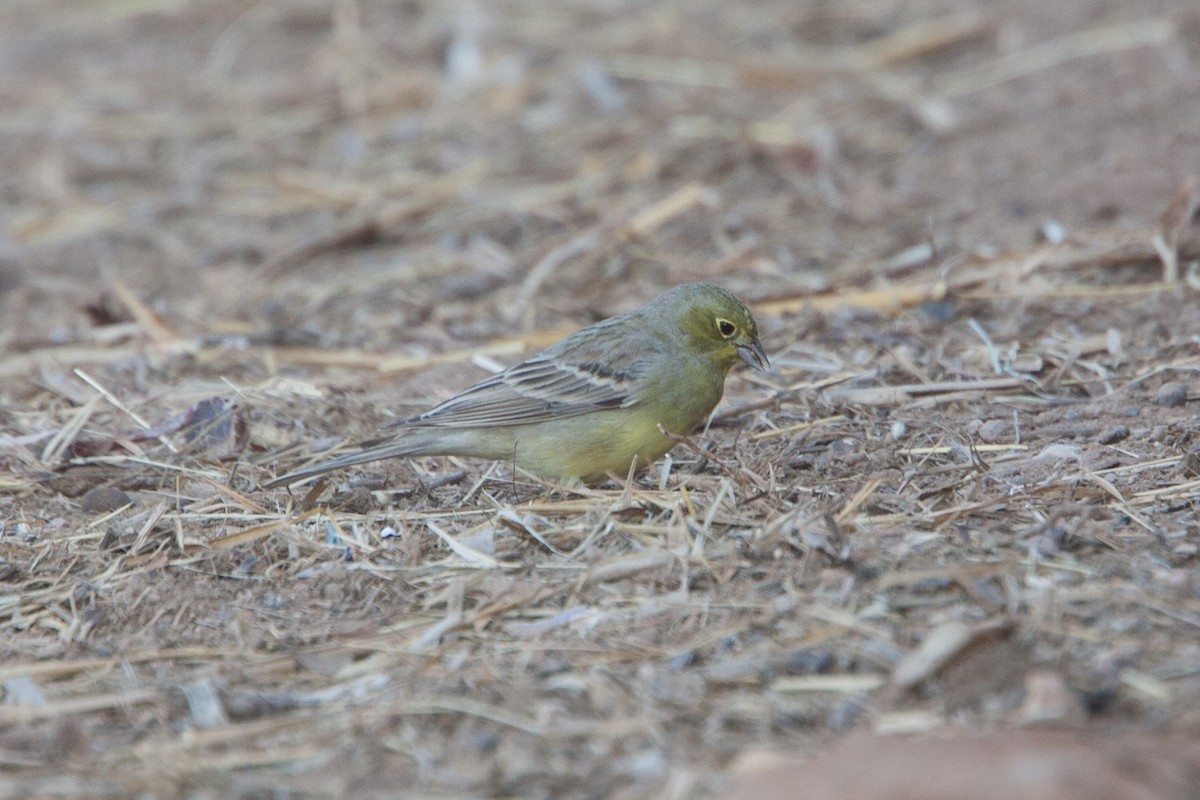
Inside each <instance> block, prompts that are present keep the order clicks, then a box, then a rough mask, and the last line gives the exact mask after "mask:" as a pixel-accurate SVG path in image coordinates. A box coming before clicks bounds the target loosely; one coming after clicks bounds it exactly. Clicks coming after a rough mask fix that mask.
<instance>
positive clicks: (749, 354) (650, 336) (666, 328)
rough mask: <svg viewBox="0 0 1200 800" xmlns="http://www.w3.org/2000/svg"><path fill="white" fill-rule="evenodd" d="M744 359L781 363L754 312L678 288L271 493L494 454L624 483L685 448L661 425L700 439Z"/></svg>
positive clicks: (694, 286)
mask: <svg viewBox="0 0 1200 800" xmlns="http://www.w3.org/2000/svg"><path fill="white" fill-rule="evenodd" d="M739 358H741V359H742V360H744V361H745V362H746V363H748V364H750V365H751V366H753V367H755V368H756V369H759V370H765V369H767V368H768V366H769V365H768V362H767V356H766V353H765V352H764V351H763V348H762V344H761V343H760V342H759V340H758V325H757V324H756V323H755V322H754V317H753V316H751V314H750V310H749V309H747V308H746V306H745V305H744V304H743V303H742V302H741V301H740V300H738V299H737V298H736V297H734V296H733V295H732V294H730V293H729V292H727V291H726V290H724V289H722V288H721V287H719V286H715V285H713V284H711V283H688V284H684V285H682V286H676V287H675V288H674V289H671V290H670V291H668V292H666V293H665V294H662V295H660V296H659V297H657V298H655V299H654V300H652V301H650V303H649V304H647V305H645V306H643V307H642V308H640V309H638V310H637V311H631V312H630V313H628V314H622V315H621V316H618V317H613V318H611V319H607V320H604V321H603V322H598V323H596V324H595V325H592V326H590V327H587V328H584V329H583V330H581V331H576V332H575V333H573V334H571V335H570V336H568V337H566V338H565V339H563V340H561V341H559V342H558V343H557V344H554V345H552V346H550V347H549V348H547V349H546V350H544V351H542V352H541V353H539V354H538V355H536V356H533V357H532V358H530V359H529V360H528V361H524V362H522V363H520V364H517V365H515V366H513V367H510V368H508V369H506V370H505V371H504V372H501V373H499V374H498V375H494V376H493V377H491V378H488V379H487V380H484V381H482V382H480V383H478V384H476V385H475V386H472V387H471V388H469V389H467V390H465V391H463V392H461V393H459V394H457V395H455V396H454V397H451V398H450V399H449V400H447V401H446V402H444V403H442V404H441V405H438V406H436V407H434V408H432V409H430V410H429V411H426V412H425V413H424V414H421V415H419V416H416V417H412V418H410V419H406V420H402V421H401V422H397V423H395V424H394V425H392V426H390V427H392V428H398V429H399V430H398V432H397V433H396V435H395V437H394V438H392V439H390V440H388V441H386V442H384V443H382V444H377V445H373V446H369V447H367V448H366V449H364V450H361V451H359V452H355V453H349V454H347V455H345V456H342V457H340V458H335V459H333V460H331V461H325V462H322V463H319V464H314V465H313V466H311V467H306V468H304V469H301V470H298V471H296V472H293V473H290V474H288V475H283V476H281V477H279V478H275V479H274V480H272V481H270V482H269V483H267V484H266V486H267V487H268V488H271V487H274V486H280V485H283V484H286V483H293V482H295V481H299V480H302V479H304V478H310V477H313V476H314V475H320V474H322V473H325V472H329V471H331V470H335V469H341V468H342V467H348V466H351V465H352V464H363V463H366V462H368V461H377V460H379V459H383V458H393V457H397V456H430V455H441V456H471V457H476V458H490V459H493V460H496V461H509V462H512V463H515V464H516V466H517V467H520V468H521V469H523V470H527V471H529V472H532V473H534V474H536V475H542V476H544V477H547V478H555V479H561V480H568V481H570V480H576V479H582V480H597V479H601V478H604V477H606V476H607V475H608V474H609V473H614V474H617V475H624V474H625V473H626V472H627V471H628V470H629V466H630V464H631V463H632V461H633V459H634V458H635V457H636V458H637V463H638V465H639V466H646V465H648V464H650V463H651V462H653V461H654V460H655V459H657V458H658V457H659V456H661V455H662V454H663V453H666V452H667V451H668V450H670V449H671V448H672V447H673V446H674V442H673V441H671V440H670V439H669V438H667V437H666V436H663V434H662V433H661V432H660V431H659V430H658V426H659V425H662V427H663V428H664V429H665V430H667V431H670V432H671V433H674V434H681V435H682V434H688V433H691V432H692V431H693V430H694V429H695V428H696V427H697V426H698V425H699V424H700V423H702V422H703V421H704V420H705V418H707V417H708V415H709V414H710V413H712V410H713V409H714V408H715V407H716V405H717V403H718V402H719V401H720V400H721V394H722V392H723V391H724V388H725V376H726V374H727V373H728V372H729V369H730V367H732V366H733V365H734V364H735V363H736V362H737V360H738V359H739Z"/></svg>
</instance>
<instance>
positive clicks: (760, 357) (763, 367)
mask: <svg viewBox="0 0 1200 800" xmlns="http://www.w3.org/2000/svg"><path fill="white" fill-rule="evenodd" d="M737 354H738V355H739V356H741V357H742V361H745V362H746V363H747V364H749V365H750V366H752V367H754V368H755V369H756V370H758V371H759V372H766V371H767V370H769V369H770V368H771V362H770V361H769V360H767V351H766V350H763V346H762V342H760V341H759V340H758V337H757V336H756V337H754V338H753V339H751V340H750V344H739V345H738V346H737Z"/></svg>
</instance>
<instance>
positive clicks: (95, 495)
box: [80, 486, 133, 514]
mask: <svg viewBox="0 0 1200 800" xmlns="http://www.w3.org/2000/svg"><path fill="white" fill-rule="evenodd" d="M132 502H133V498H131V497H130V496H129V495H127V494H125V493H124V492H122V491H121V490H120V489H114V488H113V487H111V486H97V487H96V488H94V489H88V490H87V492H86V493H84V495H83V499H82V500H81V501H80V504H81V505H82V506H83V510H84V511H85V512H86V513H88V514H107V513H108V512H109V511H116V510H117V509H118V508H120V507H121V506H127V505H129V504H130V503H132Z"/></svg>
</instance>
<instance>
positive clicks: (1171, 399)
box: [1154, 381, 1187, 408]
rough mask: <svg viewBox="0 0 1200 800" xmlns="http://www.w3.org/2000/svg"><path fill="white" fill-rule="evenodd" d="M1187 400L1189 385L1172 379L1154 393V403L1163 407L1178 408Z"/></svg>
mask: <svg viewBox="0 0 1200 800" xmlns="http://www.w3.org/2000/svg"><path fill="white" fill-rule="evenodd" d="M1186 402H1187V386H1186V385H1184V384H1182V383H1180V382H1179V381H1170V382H1169V383H1164V384H1163V385H1162V386H1160V387H1158V391H1157V392H1155V393H1154V405H1156V406H1162V407H1163V408H1178V407H1179V406H1181V405H1183V404H1184V403H1186Z"/></svg>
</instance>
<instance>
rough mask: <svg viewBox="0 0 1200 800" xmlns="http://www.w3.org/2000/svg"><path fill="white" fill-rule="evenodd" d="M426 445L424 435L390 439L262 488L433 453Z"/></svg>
mask: <svg viewBox="0 0 1200 800" xmlns="http://www.w3.org/2000/svg"><path fill="white" fill-rule="evenodd" d="M428 445H429V442H427V441H426V440H425V437H422V436H412V435H408V436H404V437H402V438H400V439H392V440H389V441H387V442H385V443H383V444H380V445H376V446H374V447H367V448H365V449H363V450H359V451H358V452H356V453H347V454H346V455H344V456H338V457H337V458H331V459H330V460H328V461H322V462H320V463H318V464H313V465H312V466H310V467H305V468H304V469H298V470H296V471H295V472H289V473H288V474H286V475H280V476H279V477H278V478H273V479H271V480H269V481H267V482H266V483H264V484H263V488H264V489H274V488H275V487H277V486H285V485H287V484H290V483H297V482H299V481H302V480H305V479H307V478H312V477H315V476H317V475H324V474H325V473H326V472H332V471H334V470H336V469H342V468H343V467H352V466H354V465H355V464H366V463H368V462H371V461H381V460H382V459H385V458H396V457H399V456H417V455H434V454H433V453H431V452H430V451H429V447H428Z"/></svg>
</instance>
